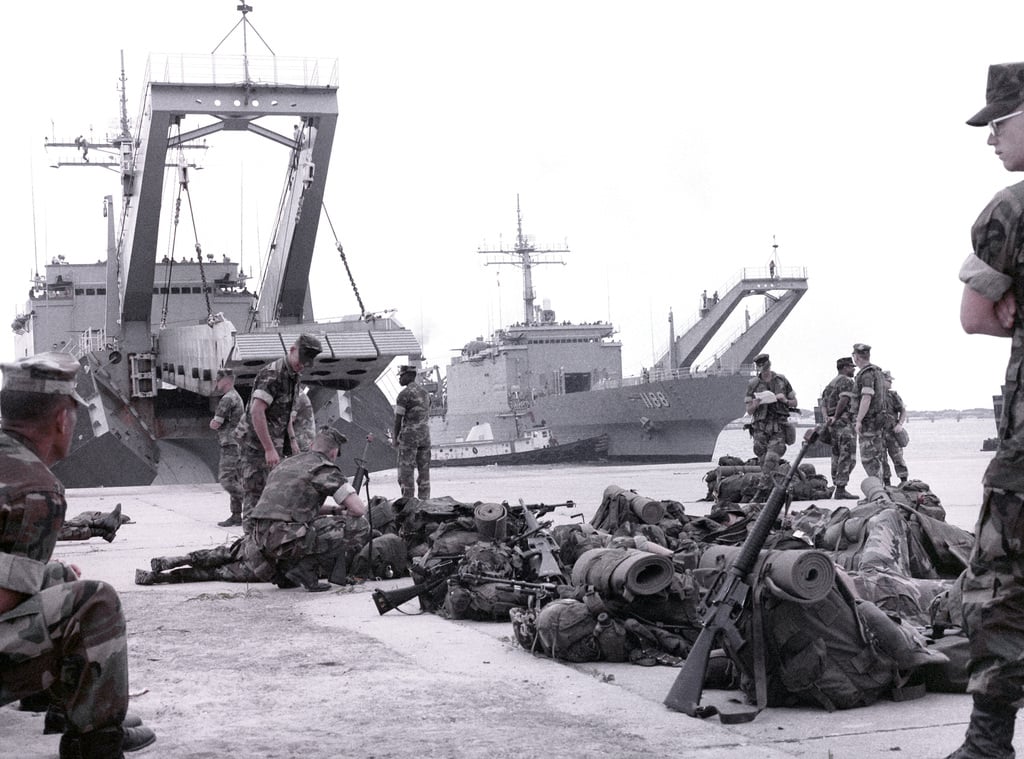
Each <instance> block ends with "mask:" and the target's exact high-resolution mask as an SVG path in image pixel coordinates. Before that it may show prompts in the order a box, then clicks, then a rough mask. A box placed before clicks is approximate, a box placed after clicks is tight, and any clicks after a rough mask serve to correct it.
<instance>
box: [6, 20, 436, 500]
mask: <svg viewBox="0 0 1024 759" xmlns="http://www.w3.org/2000/svg"><path fill="white" fill-rule="evenodd" d="M239 9H240V10H242V14H243V17H242V20H243V22H244V23H245V24H248V20H247V19H246V17H245V14H246V13H247V11H248V10H251V8H249V6H245V5H242V6H239ZM236 28H237V27H236ZM148 71H149V77H148V82H149V83H148V85H147V87H146V91H145V96H144V102H143V104H142V108H141V113H142V115H141V117H140V119H139V123H138V124H137V126H136V127H135V128H134V129H132V127H131V126H130V125H129V122H128V117H127V112H126V106H125V95H124V81H125V77H124V74H123V72H122V77H121V81H122V87H121V131H120V133H119V134H118V135H116V136H114V137H112V138H110V139H108V140H106V141H105V142H103V143H98V144H97V143H89V144H88V150H89V153H88V158H86V154H85V150H86V148H85V147H83V145H82V143H81V139H80V138H79V139H77V140H67V141H63V142H57V141H54V142H50V143H48V144H47V147H48V148H54V149H57V150H63V151H64V152H70V151H76V152H74V156H75V158H73V159H68V158H63V159H58V161H57V165H88V166H101V167H103V168H107V169H108V170H109V169H112V170H114V171H116V172H117V173H118V174H119V177H120V185H121V191H122V203H121V209H120V212H119V213H117V214H115V211H114V204H113V201H112V199H111V198H110V197H108V198H107V200H106V203H105V206H104V210H105V212H106V215H107V226H108V229H107V232H108V246H107V260H106V261H105V262H103V261H101V262H99V263H97V264H89V265H75V264H70V263H67V262H66V261H64V260H63V258H62V257H58V258H56V259H54V260H52V261H51V264H50V265H48V266H46V272H45V276H44V275H42V274H40V275H37V276H36V278H35V279H34V281H33V282H32V290H31V292H30V294H29V300H28V303H27V304H26V307H25V309H24V311H22V312H20V313H19V314H17V316H16V318H15V320H14V323H13V324H12V329H13V331H14V332H15V335H16V338H15V339H16V350H17V356H25V355H30V354H32V353H35V352H38V351H43V350H65V351H67V352H69V353H72V354H73V355H75V356H76V357H78V358H79V360H80V361H81V362H82V364H83V366H84V369H85V370H84V371H83V372H81V373H80V375H81V378H80V384H79V392H80V393H81V395H82V396H83V397H84V398H85V399H86V400H87V401H88V405H89V409H88V414H80V415H79V427H78V429H77V430H76V434H75V441H74V445H73V449H72V451H71V454H70V456H69V457H68V458H67V459H66V460H65V461H64V462H62V464H60V465H59V467H58V474H59V476H60V477H61V479H62V480H63V481H64V483H65V484H66V485H67V486H69V487H91V486H100V485H146V484H149V483H151V482H153V481H154V479H155V478H156V477H157V475H158V472H159V474H160V476H161V478H162V479H163V481H167V482H174V481H178V482H190V481H196V479H200V480H206V481H213V471H214V469H215V467H216V461H217V449H216V442H215V440H214V437H213V433H212V432H211V431H210V430H209V428H208V424H209V420H210V418H211V416H212V413H213V409H214V408H215V406H216V400H217V399H216V398H215V397H214V395H213V393H214V384H215V378H216V372H217V369H218V368H220V367H231V368H232V369H233V370H234V374H235V377H236V385H237V386H238V389H239V392H240V393H242V395H243V397H247V396H248V393H249V391H250V389H251V386H252V382H253V380H254V378H255V376H256V373H257V372H258V370H259V368H260V367H261V366H262V365H263V364H265V363H267V362H269V361H272V360H274V359H277V358H280V357H282V356H284V355H285V354H286V352H287V350H288V348H289V346H290V345H291V344H292V343H293V342H294V341H295V339H296V338H297V337H298V335H299V334H301V333H303V332H309V333H312V334H314V335H316V336H317V337H319V339H320V341H321V343H322V344H323V352H322V353H321V354H320V355H319V356H318V357H317V358H316V361H315V363H314V365H313V366H311V367H310V368H308V369H307V370H306V371H304V372H303V375H302V376H303V381H304V382H306V383H307V384H309V385H310V387H311V390H310V400H311V401H313V404H314V409H315V412H316V415H317V421H318V422H319V423H321V424H323V423H330V424H334V425H335V426H337V427H339V428H340V429H342V431H344V432H345V433H346V435H347V436H348V438H349V440H350V441H351V442H350V444H349V445H347V446H344V448H343V452H342V456H341V458H340V459H339V461H340V464H341V466H342V468H343V470H344V471H346V472H352V471H354V469H355V462H354V458H355V457H360V458H364V459H365V460H366V461H367V464H368V468H369V469H371V470H373V469H381V468H387V467H393V466H394V454H393V452H392V450H391V448H390V446H389V445H388V443H387V437H386V433H387V430H388V428H389V426H390V424H391V420H392V409H391V406H390V404H389V403H388V401H387V399H386V398H385V396H384V394H383V393H382V392H381V391H380V390H379V389H378V388H377V387H376V385H375V380H376V379H377V378H378V377H379V376H380V375H381V374H382V373H383V372H384V371H385V370H386V369H387V367H388V366H389V365H390V364H391V362H392V361H393V360H394V359H397V358H404V359H405V360H407V361H408V360H417V359H419V358H420V356H421V349H420V346H419V343H418V342H417V340H416V338H415V337H414V336H413V335H412V333H411V332H410V331H409V330H407V329H405V328H404V327H403V326H402V325H401V324H400V323H399V322H398V321H396V320H395V319H393V318H387V317H380V316H376V315H374V314H371V313H368V312H367V311H366V309H365V308H364V307H363V302H362V299H361V298H360V297H359V294H358V290H357V289H356V287H355V283H354V282H353V287H352V290H353V293H354V294H355V300H356V301H358V304H359V309H360V312H359V313H358V314H356V315H353V316H351V317H346V318H343V319H341V320H339V321H332V322H317V321H315V320H314V318H313V314H312V303H311V298H310V292H309V279H310V264H311V260H312V256H313V249H314V242H315V240H316V234H317V229H318V226H319V221H320V216H321V208H322V205H323V197H324V185H325V183H326V180H327V175H328V168H329V166H330V158H331V149H332V144H333V141H334V130H335V125H336V122H337V118H338V97H337V93H338V74H337V62H336V61H320V60H313V59H310V60H307V59H301V60H296V59H284V58H280V57H270V58H257V57H253V56H249V55H248V52H247V51H246V52H245V53H244V54H243V55H241V56H238V55H234V56H220V55H202V56H193V57H189V56H159V57H157V58H156V59H154V58H151V59H150V61H149V64H148ZM275 116H276V117H279V118H278V119H277V123H279V124H286V125H287V132H286V133H285V134H281V133H278V132H276V131H274V130H273V129H272V128H270V127H269V126H267V125H266V122H268V121H269V122H271V124H273V123H274V121H275V120H274V118H273V117H275ZM265 117H266V118H265ZM221 131H229V132H234V133H237V132H248V133H249V135H250V137H251V136H252V135H255V136H260V137H265V138H267V139H269V140H271V141H272V142H275V143H277V144H278V145H279V146H281V148H282V151H281V153H282V156H281V157H282V164H283V165H285V166H287V168H288V170H287V172H286V176H285V184H284V190H283V193H282V195H281V198H280V202H279V204H278V215H277V217H276V221H275V227H274V230H273V234H272V235H271V237H270V240H271V242H270V245H269V251H268V253H267V255H266V257H265V260H266V261H267V263H266V265H265V268H264V270H263V273H262V277H261V282H260V283H259V293H258V294H256V293H254V292H251V291H250V286H249V283H248V281H247V280H246V278H245V277H244V276H243V275H242V272H240V271H239V267H238V265H237V264H235V263H233V262H231V261H229V260H227V259H225V258H220V260H215V257H213V256H209V255H206V256H204V254H203V252H202V250H201V248H200V246H199V242H198V240H197V241H196V244H195V254H196V257H195V259H191V258H185V257H183V256H180V254H178V255H176V254H175V253H174V249H173V245H171V246H169V247H170V251H169V255H166V256H164V257H163V258H162V259H161V260H159V261H158V258H159V257H158V255H157V253H156V251H157V250H158V249H159V250H166V249H168V248H167V247H163V246H162V245H161V243H162V242H163V240H162V239H160V230H161V227H162V225H161V206H162V198H163V196H164V194H165V193H164V190H165V187H164V181H165V175H168V176H169V177H171V178H176V179H177V185H178V191H179V195H178V197H179V199H180V198H181V196H182V194H185V193H187V190H188V185H189V181H190V175H189V167H190V163H189V161H188V159H187V157H186V149H187V148H188V147H189V146H192V145H200V144H205V139H206V138H207V137H211V136H213V135H216V134H217V133H219V132H221ZM78 150H81V151H82V153H81V156H80V157H79V156H78V154H77V151H78ZM168 167H169V168H171V169H172V171H171V172H168V171H167V168H168ZM206 174H207V172H203V177H204V179H205V176H206ZM172 181H173V179H172ZM198 181H199V180H198V179H197V180H193V182H198ZM168 194H169V193H168ZM189 202H190V203H191V201H189ZM115 215H116V216H117V217H118V218H119V219H120V222H121V224H120V230H119V232H118V233H117V234H115V229H114V218H115ZM183 216H184V214H183ZM186 218H187V217H186ZM175 220H177V214H176V215H175ZM176 231H177V229H176V228H175V232H176ZM173 239H174V240H177V236H174V237H173ZM190 248H191V246H190ZM337 248H338V250H339V253H341V256H342V261H343V262H344V263H345V265H346V267H347V262H346V260H345V257H344V253H343V252H342V250H341V246H340V244H338V245H337ZM189 255H190V256H191V255H193V253H192V252H191V250H190V251H189ZM350 279H351V277H350ZM369 433H372V434H374V436H375V438H376V439H375V440H374V442H373V443H372V444H370V443H366V444H365V445H364V440H366V438H367V435H368V434H369ZM162 449H164V450H166V451H167V453H168V455H167V459H168V461H165V462H164V465H163V466H161V453H162ZM169 462H173V467H169V466H168V463H169Z"/></svg>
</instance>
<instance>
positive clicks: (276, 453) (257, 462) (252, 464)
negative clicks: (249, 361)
mask: <svg viewBox="0 0 1024 759" xmlns="http://www.w3.org/2000/svg"><path fill="white" fill-rule="evenodd" d="M322 350H323V346H322V345H321V344H320V340H319V339H317V338H316V336H314V335H310V334H305V333H304V334H302V335H299V337H298V338H297V339H296V340H295V342H294V343H293V344H292V346H291V347H290V348H289V349H288V353H287V354H286V355H285V356H284V357H283V358H279V359H277V360H276V361H271V362H270V363H269V364H267V365H266V366H264V367H263V368H262V369H260V371H259V374H257V375H256V380H255V381H254V382H253V387H252V395H251V396H250V397H249V405H248V406H247V407H246V410H245V414H244V415H243V416H242V420H241V421H240V422H239V423H238V427H237V428H236V429H235V439H236V440H237V441H238V458H239V481H240V482H241V485H242V490H243V491H244V495H243V497H242V528H243V529H244V530H248V529H249V525H247V524H246V519H247V518H248V517H247V515H248V513H249V512H250V511H251V510H252V509H253V508H254V507H255V506H256V503H257V502H258V501H259V499H260V495H261V494H262V493H263V486H264V485H265V484H266V482H267V475H268V474H269V473H270V471H271V470H272V469H273V468H274V467H276V466H277V465H278V464H280V463H281V459H282V458H284V457H285V456H288V455H290V454H292V453H297V451H293V450H291V441H290V440H289V435H288V422H289V421H290V420H291V416H292V408H293V407H294V405H295V397H296V395H297V394H298V392H299V389H300V386H301V385H300V377H299V374H300V373H301V372H302V370H303V369H305V368H307V367H309V366H312V365H313V363H314V361H315V360H316V357H317V356H318V355H320V353H321V351H322Z"/></svg>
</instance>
